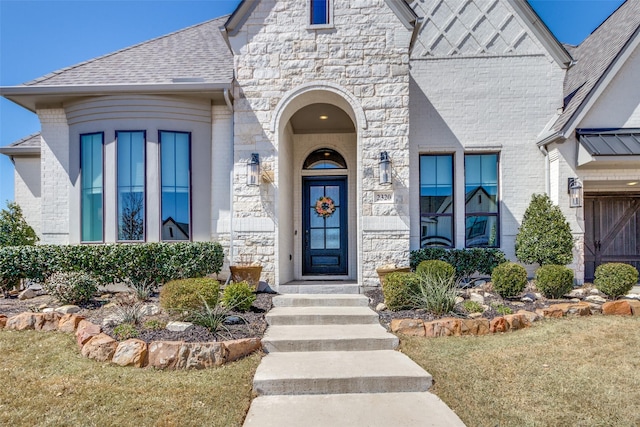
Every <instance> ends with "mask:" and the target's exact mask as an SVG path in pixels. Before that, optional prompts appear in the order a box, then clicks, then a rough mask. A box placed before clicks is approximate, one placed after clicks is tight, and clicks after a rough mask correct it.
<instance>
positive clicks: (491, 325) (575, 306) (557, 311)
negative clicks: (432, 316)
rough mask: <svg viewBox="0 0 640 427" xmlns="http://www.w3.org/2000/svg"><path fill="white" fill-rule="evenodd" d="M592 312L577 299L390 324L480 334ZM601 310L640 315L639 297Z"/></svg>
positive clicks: (428, 333) (403, 329)
mask: <svg viewBox="0 0 640 427" xmlns="http://www.w3.org/2000/svg"><path fill="white" fill-rule="evenodd" d="M598 311H599V310H598ZM592 312H597V311H596V310H595V307H593V306H592V305H591V304H589V303H586V302H577V303H564V304H554V305H551V306H549V307H547V308H541V309H538V310H536V312H535V313H533V312H531V311H526V310H520V311H518V312H517V313H516V314H508V315H505V316H500V317H495V318H493V319H491V320H489V319H484V318H477V319H461V318H454V317H446V318H443V319H438V320H433V321H431V322H425V321H423V320H421V319H393V320H391V325H390V327H391V332H394V333H399V334H403V335H409V336H417V337H429V338H433V337H448V336H465V335H475V336H479V335H488V334H494V333H498V332H509V331H516V330H518V329H524V328H528V327H529V326H531V323H532V322H535V321H538V320H540V319H544V318H547V319H549V318H561V317H563V316H567V315H574V316H590V315H591V314H592ZM602 314H604V315H627V316H640V301H634V300H618V301H610V302H606V303H604V304H603V305H602Z"/></svg>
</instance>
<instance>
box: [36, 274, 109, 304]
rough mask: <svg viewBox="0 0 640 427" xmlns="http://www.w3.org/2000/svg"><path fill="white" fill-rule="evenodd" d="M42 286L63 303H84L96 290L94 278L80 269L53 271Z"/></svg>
mask: <svg viewBox="0 0 640 427" xmlns="http://www.w3.org/2000/svg"><path fill="white" fill-rule="evenodd" d="M43 288H44V290H45V291H47V293H49V294H50V295H52V296H53V297H55V298H56V299H57V300H58V301H60V302H61V303H63V304H84V303H87V302H89V301H91V298H93V295H94V294H95V293H96V291H97V290H98V284H97V283H96V280H95V279H94V278H93V277H92V276H91V275H89V274H87V273H84V272H81V271H68V272H62V273H53V274H52V275H51V276H50V277H49V278H48V279H47V281H46V282H44V285H43Z"/></svg>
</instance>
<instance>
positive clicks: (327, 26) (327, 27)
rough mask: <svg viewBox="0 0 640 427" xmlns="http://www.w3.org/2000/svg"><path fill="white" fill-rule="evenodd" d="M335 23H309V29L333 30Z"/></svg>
mask: <svg viewBox="0 0 640 427" xmlns="http://www.w3.org/2000/svg"><path fill="white" fill-rule="evenodd" d="M334 28H335V25H333V24H307V30H333V29H334Z"/></svg>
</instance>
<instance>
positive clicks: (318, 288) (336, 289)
mask: <svg viewBox="0 0 640 427" xmlns="http://www.w3.org/2000/svg"><path fill="white" fill-rule="evenodd" d="M278 293H280V294H325V295H326V294H359V293H360V285H358V284H357V283H339V282H338V283H318V284H315V283H314V284H311V283H302V284H283V285H279V286H278Z"/></svg>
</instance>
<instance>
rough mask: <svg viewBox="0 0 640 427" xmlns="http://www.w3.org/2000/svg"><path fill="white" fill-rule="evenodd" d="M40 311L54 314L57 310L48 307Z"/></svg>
mask: <svg viewBox="0 0 640 427" xmlns="http://www.w3.org/2000/svg"><path fill="white" fill-rule="evenodd" d="M40 311H42V312H43V313H53V312H55V311H56V309H55V308H53V307H46V308H43V309H41V310H40Z"/></svg>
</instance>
